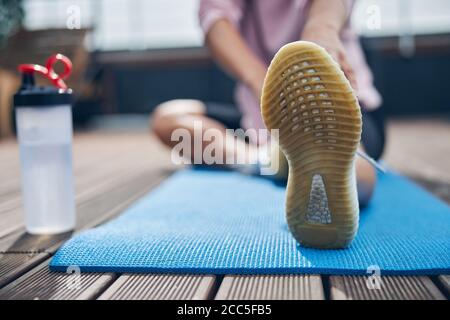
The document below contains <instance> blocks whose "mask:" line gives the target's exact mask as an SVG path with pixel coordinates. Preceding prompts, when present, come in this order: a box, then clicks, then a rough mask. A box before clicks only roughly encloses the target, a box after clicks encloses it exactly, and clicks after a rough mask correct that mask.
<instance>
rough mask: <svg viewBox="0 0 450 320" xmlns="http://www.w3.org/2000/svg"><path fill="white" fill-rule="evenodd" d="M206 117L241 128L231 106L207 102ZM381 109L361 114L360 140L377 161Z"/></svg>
mask: <svg viewBox="0 0 450 320" xmlns="http://www.w3.org/2000/svg"><path fill="white" fill-rule="evenodd" d="M205 106H206V116H208V117H209V118H211V119H214V120H216V121H218V122H220V123H222V124H223V125H224V126H225V127H226V128H229V129H235V130H236V129H239V128H241V118H242V114H241V112H240V111H239V110H238V109H237V108H236V107H235V106H234V105H232V104H226V103H214V102H207V103H205ZM381 109H382V108H378V109H377V110H375V111H371V112H367V111H363V112H362V120H363V129H362V135H361V140H362V144H363V146H364V149H365V151H366V153H367V154H368V155H369V156H371V157H372V158H374V159H375V160H378V159H379V158H380V157H381V155H382V154H383V151H384V147H385V140H386V136H385V121H384V116H383V113H382V110H381Z"/></svg>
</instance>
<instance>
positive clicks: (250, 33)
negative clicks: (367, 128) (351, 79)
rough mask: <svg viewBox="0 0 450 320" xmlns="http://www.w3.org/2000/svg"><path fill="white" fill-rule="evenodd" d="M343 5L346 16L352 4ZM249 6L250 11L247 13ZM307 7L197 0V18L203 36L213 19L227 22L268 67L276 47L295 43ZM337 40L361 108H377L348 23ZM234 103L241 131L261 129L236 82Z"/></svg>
mask: <svg viewBox="0 0 450 320" xmlns="http://www.w3.org/2000/svg"><path fill="white" fill-rule="evenodd" d="M345 2H346V4H347V6H348V12H349V13H350V12H351V10H352V7H353V2H354V1H353V0H346V1H345ZM250 5H251V6H252V10H248V9H249V6H250ZM310 5H311V0H276V1H274V0H200V9H199V19H200V25H201V27H202V29H203V31H204V33H205V34H206V33H207V32H208V30H209V29H210V28H211V26H212V25H213V24H214V23H215V22H216V21H217V20H219V19H222V18H226V19H228V20H229V21H230V22H231V23H233V24H234V25H235V26H236V28H238V30H239V31H240V32H241V34H242V35H243V37H244V39H245V40H246V42H247V44H248V46H249V47H250V48H251V50H252V51H253V52H254V53H255V54H256V55H257V56H258V57H259V58H260V59H261V60H262V61H263V62H264V63H265V64H266V65H267V66H268V65H269V63H270V59H271V57H272V56H273V55H274V54H275V53H276V52H277V50H278V49H279V48H281V47H282V46H283V45H285V44H286V43H289V42H292V41H297V40H299V36H300V34H301V32H302V30H303V27H304V25H305V22H306V20H307V16H308V11H309V8H310ZM246 9H247V10H246ZM250 11H251V12H250ZM258 30H259V31H258ZM257 32H259V34H258V33H257ZM341 39H342V41H343V44H344V47H345V49H346V51H347V54H348V59H349V63H350V64H351V65H352V67H353V69H354V72H355V76H356V82H357V84H358V97H359V101H360V103H361V106H362V107H363V108H364V109H365V110H373V109H376V108H378V107H379V106H380V104H381V97H380V95H379V93H378V92H377V90H376V89H375V87H374V85H373V78H372V73H371V71H370V69H369V67H368V66H367V63H366V60H365V58H364V54H363V52H362V49H361V46H360V44H359V41H358V38H357V36H356V34H355V33H354V32H353V30H352V29H351V27H350V24H349V23H347V25H346V26H345V27H344V29H343V30H342V33H341ZM235 101H236V104H237V105H238V107H239V108H240V110H241V111H242V113H243V119H242V126H243V127H244V128H246V129H248V128H255V129H260V128H264V124H263V122H262V118H261V113H260V107H259V101H258V99H257V98H256V97H255V96H254V95H253V94H252V91H251V90H250V89H249V88H248V87H247V86H246V85H245V84H243V83H239V84H238V86H237V87H236V91H235Z"/></svg>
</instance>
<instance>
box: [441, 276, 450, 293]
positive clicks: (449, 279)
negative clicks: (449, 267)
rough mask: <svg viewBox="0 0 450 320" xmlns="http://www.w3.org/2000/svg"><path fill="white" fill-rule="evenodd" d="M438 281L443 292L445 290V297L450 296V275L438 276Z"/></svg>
mask: <svg viewBox="0 0 450 320" xmlns="http://www.w3.org/2000/svg"><path fill="white" fill-rule="evenodd" d="M438 281H439V283H440V284H441V287H442V288H443V290H445V293H446V294H447V297H448V296H450V275H440V276H439V277H438Z"/></svg>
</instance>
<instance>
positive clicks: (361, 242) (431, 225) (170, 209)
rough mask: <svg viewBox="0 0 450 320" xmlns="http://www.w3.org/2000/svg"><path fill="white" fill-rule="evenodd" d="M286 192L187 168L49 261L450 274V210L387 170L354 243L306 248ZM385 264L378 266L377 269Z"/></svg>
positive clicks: (103, 266) (56, 264)
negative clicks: (291, 223)
mask: <svg viewBox="0 0 450 320" xmlns="http://www.w3.org/2000/svg"><path fill="white" fill-rule="evenodd" d="M284 197H285V189H284V187H283V186H279V185H276V184H275V183H273V182H271V181H269V180H267V179H264V178H259V177H248V176H243V175H240V174H238V173H233V172H218V171H206V170H205V171H196V170H193V171H182V172H178V173H176V174H175V175H174V176H172V177H171V178H170V179H168V180H167V181H165V182H164V183H163V184H162V185H161V186H160V187H159V188H157V189H156V190H155V191H152V192H151V193H150V194H148V195H147V196H145V197H143V198H142V199H141V200H139V201H138V202H137V203H136V204H135V205H133V206H132V207H131V208H129V209H128V210H127V211H126V212H125V213H124V214H122V215H121V216H120V217H118V218H116V219H115V220H113V221H111V222H109V223H107V224H105V225H103V226H101V227H98V228H95V229H92V230H89V231H86V232H83V233H81V234H80V235H77V236H76V237H74V238H72V239H71V240H69V241H68V242H67V243H66V244H65V245H64V246H63V247H62V248H61V249H60V250H59V251H58V252H57V253H56V255H55V256H54V258H53V259H52V261H51V263H50V267H51V269H52V270H55V271H65V270H66V269H67V267H68V266H79V267H80V269H81V270H82V271H86V272H171V273H200V274H205V273H208V274H210V273H212V274H280V273H282V274H285V273H325V274H366V273H367V270H368V268H371V266H378V267H379V268H380V269H381V273H382V274H405V275H406V274H438V273H448V272H449V271H450V208H449V207H448V206H447V205H445V204H444V203H443V202H441V201H440V200H438V199H436V198H435V197H433V196H432V195H431V194H429V193H427V192H425V191H424V190H422V189H421V188H419V187H417V186H416V185H414V184H413V183H412V182H410V181H408V180H407V179H405V178H403V177H400V176H398V175H396V174H393V173H389V174H385V175H380V177H379V183H378V185H377V188H376V191H375V194H374V198H373V201H372V204H371V205H370V206H369V207H368V208H367V209H365V210H364V211H363V212H361V216H360V229H359V232H358V235H357V237H356V239H355V240H354V242H353V243H352V245H351V247H350V248H348V249H341V250H316V249H307V248H303V247H301V246H299V245H298V244H297V243H296V241H295V240H294V238H293V237H292V236H291V234H290V233H289V230H288V227H287V225H286V222H285V218H284V202H285V198H284ZM375 268H376V267H375Z"/></svg>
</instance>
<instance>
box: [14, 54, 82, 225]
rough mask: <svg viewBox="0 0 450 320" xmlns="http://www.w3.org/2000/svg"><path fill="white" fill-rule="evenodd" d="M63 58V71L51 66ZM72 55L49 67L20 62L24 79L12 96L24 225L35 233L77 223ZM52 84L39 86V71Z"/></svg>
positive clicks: (56, 58)
mask: <svg viewBox="0 0 450 320" xmlns="http://www.w3.org/2000/svg"><path fill="white" fill-rule="evenodd" d="M57 62H62V64H63V65H64V72H63V73H62V74H57V73H56V72H55V71H54V69H53V66H54V64H55V63H57ZM71 68H72V64H71V62H70V60H69V59H68V58H67V57H65V56H63V55H61V54H57V55H54V56H52V57H50V58H49V59H48V61H47V64H46V66H45V67H43V66H39V65H34V64H22V65H20V66H19V71H20V72H21V73H22V85H21V87H20V89H19V91H18V92H17V93H16V94H15V96H14V109H15V112H16V127H17V136H18V141H19V149H20V164H21V180H22V199H23V209H24V215H25V227H26V230H27V232H29V233H31V234H56V233H63V232H67V231H70V230H72V229H73V228H74V227H75V200H74V182H73V169H72V103H71V100H72V99H71V98H72V90H71V89H69V88H67V86H66V84H65V82H64V81H63V79H65V78H66V77H67V76H68V75H69V74H70V72H71ZM36 73H38V74H41V75H44V76H45V77H46V78H48V79H49V80H50V81H51V83H53V85H54V86H53V87H52V86H45V87H41V86H36V85H35V80H34V76H35V74H36Z"/></svg>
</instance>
